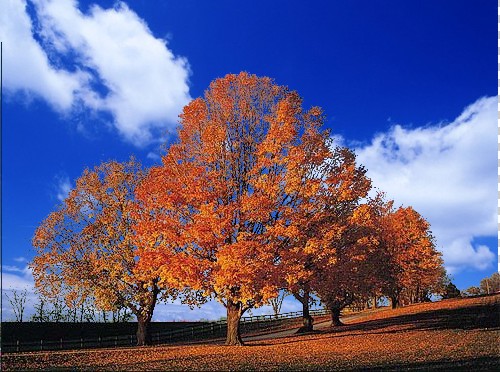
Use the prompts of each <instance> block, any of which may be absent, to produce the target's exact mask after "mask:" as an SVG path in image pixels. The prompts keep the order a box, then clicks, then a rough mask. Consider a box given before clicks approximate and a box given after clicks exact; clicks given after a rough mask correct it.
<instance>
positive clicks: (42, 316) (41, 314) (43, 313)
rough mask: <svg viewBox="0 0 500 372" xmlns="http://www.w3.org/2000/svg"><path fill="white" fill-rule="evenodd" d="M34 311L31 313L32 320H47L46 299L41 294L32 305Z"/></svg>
mask: <svg viewBox="0 0 500 372" xmlns="http://www.w3.org/2000/svg"><path fill="white" fill-rule="evenodd" d="M34 309H35V313H34V314H33V315H32V317H31V320H32V321H33V322H48V321H49V313H48V311H47V299H46V298H45V297H44V296H43V295H39V296H38V302H37V303H36V304H35V305H34Z"/></svg>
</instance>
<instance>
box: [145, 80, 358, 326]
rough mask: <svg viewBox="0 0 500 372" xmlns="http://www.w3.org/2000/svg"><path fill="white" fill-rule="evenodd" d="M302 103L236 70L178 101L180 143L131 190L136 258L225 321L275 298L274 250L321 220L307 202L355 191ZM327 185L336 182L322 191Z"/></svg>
mask: <svg viewBox="0 0 500 372" xmlns="http://www.w3.org/2000/svg"><path fill="white" fill-rule="evenodd" d="M301 104H302V102H301V99H300V97H299V96H298V94H297V93H295V92H292V91H290V90H288V88H286V87H283V86H277V85H275V84H274V83H273V81H272V80H271V79H269V78H265V77H264V78H259V77H257V76H254V75H248V74H246V73H240V74H239V75H227V76H226V77H224V78H222V79H217V80H215V81H214V82H212V83H211V84H210V87H209V89H208V90H207V91H206V92H205V95H204V97H203V98H198V99H195V100H194V101H192V102H191V103H190V104H189V105H187V106H186V107H185V108H184V110H183V113H182V115H181V116H180V117H181V127H180V130H179V141H178V142H177V143H175V144H173V145H172V146H171V147H170V149H169V150H168V153H167V155H166V156H165V157H164V158H163V159H162V160H163V165H162V166H159V167H153V168H152V169H151V171H150V173H149V175H148V177H147V178H146V180H145V182H144V183H143V184H142V185H141V187H140V188H139V189H138V192H137V195H138V198H139V199H140V200H142V201H143V202H144V204H145V206H146V208H147V210H148V213H145V215H144V218H143V219H142V220H141V222H140V223H139V224H138V227H137V232H138V236H139V238H140V239H141V244H140V245H141V246H144V247H145V248H144V252H143V253H142V254H141V262H142V265H144V266H146V267H147V266H151V265H152V264H153V263H154V264H155V265H156V264H159V265H160V266H159V271H160V275H161V278H162V283H164V284H165V285H168V286H174V287H177V288H179V289H183V288H186V287H189V288H191V289H194V290H199V291H202V292H203V293H204V295H205V296H214V297H215V298H217V299H218V300H219V301H220V302H222V303H223V304H224V305H225V306H226V307H227V308H228V318H230V317H231V314H230V311H233V310H234V311H236V312H237V318H238V319H239V316H241V314H242V313H243V312H244V311H245V310H247V309H248V308H250V307H254V306H255V307H256V306H260V305H263V304H265V303H266V302H267V301H268V300H269V299H270V298H273V297H275V296H276V295H277V293H278V289H279V287H280V285H281V284H282V280H281V279H282V277H283V274H284V272H283V268H282V267H281V266H282V265H280V262H282V260H281V256H280V254H281V252H282V251H283V249H284V248H285V247H288V246H289V245H290V244H292V246H294V245H295V244H296V243H295V241H296V240H297V239H298V237H299V236H300V235H301V234H300V232H301V229H302V228H303V226H304V224H311V223H314V222H315V221H319V219H320V218H321V211H320V208H322V207H321V205H320V204H318V203H315V202H313V200H314V199H315V198H318V195H320V194H322V195H321V196H320V197H321V198H327V197H328V195H327V194H328V193H329V192H330V193H331V192H334V193H335V195H336V198H338V199H339V200H349V199H350V198H352V195H351V194H352V190H353V185H352V184H353V182H354V181H353V180H352V170H351V169H350V167H351V165H352V163H351V162H348V161H344V158H350V157H352V154H351V153H350V152H349V151H348V150H346V149H344V150H338V151H335V152H334V153H332V152H331V151H330V148H329V136H328V133H326V132H325V133H322V132H320V130H319V128H320V126H321V124H322V122H323V116H322V112H321V110H320V109H319V108H316V107H314V108H312V109H310V110H309V111H305V110H304V109H303V108H302V106H301ZM325 169H327V170H325ZM324 184H332V185H335V186H334V187H331V188H329V189H328V192H326V191H321V192H320V190H322V188H323V185H324ZM297 205H302V207H301V213H297ZM310 220H311V222H310ZM311 242H312V240H311ZM160 261H161V263H160ZM232 309H233V310H232ZM230 328H231V327H230Z"/></svg>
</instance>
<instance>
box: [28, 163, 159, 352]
mask: <svg viewBox="0 0 500 372" xmlns="http://www.w3.org/2000/svg"><path fill="white" fill-rule="evenodd" d="M144 175H145V172H144V171H143V170H142V167H141V166H140V164H139V163H137V162H136V161H135V160H134V159H133V158H132V159H130V160H129V161H128V162H125V163H118V162H115V161H110V162H106V163H103V164H101V165H100V166H98V167H95V168H94V169H93V170H89V169H87V170H85V171H84V172H83V174H82V176H81V177H80V178H79V179H78V180H77V181H76V187H75V188H74V189H73V190H71V192H70V193H69V195H68V197H67V198H66V199H65V201H64V203H63V204H62V205H61V206H59V208H58V209H57V210H56V211H55V212H52V213H51V214H50V215H49V216H48V217H47V218H46V219H45V220H44V221H43V222H42V223H41V225H40V226H39V227H38V228H37V230H36V232H35V235H34V237H33V246H34V247H35V249H36V250H37V255H36V256H35V258H34V259H33V262H32V263H31V268H32V269H33V276H34V278H35V285H36V287H37V288H38V290H39V291H40V292H41V293H42V294H43V295H45V296H46V297H47V298H56V297H57V296H59V295H62V296H64V299H65V304H66V305H67V306H73V307H82V306H83V308H82V309H81V312H80V321H84V320H85V321H90V320H92V319H94V318H95V315H94V314H93V313H92V314H91V311H90V310H89V309H85V306H86V305H85V301H86V299H88V298H89V297H90V298H92V301H93V304H94V305H95V306H96V307H97V308H98V309H100V310H106V311H112V310H116V309H118V308H119V307H120V306H125V307H127V308H129V309H130V311H131V312H132V313H133V314H134V315H135V316H136V318H137V321H138V329H137V343H138V344H139V345H144V344H146V343H147V342H148V339H149V332H148V329H149V323H150V321H151V318H152V315H153V310H154V308H155V305H156V303H157V301H158V300H159V299H160V295H161V293H160V289H159V288H158V280H159V279H158V276H157V274H156V273H155V268H154V267H148V268H143V269H142V270H141V272H140V273H137V272H136V271H135V270H136V261H137V259H138V253H137V252H138V251H137V249H138V247H137V246H136V242H135V241H134V240H133V237H134V231H133V225H134V224H135V219H134V217H133V212H135V211H137V210H139V209H140V206H139V205H138V204H137V203H136V200H135V189H136V187H137V186H138V184H139V183H140V182H141V181H142V179H143V178H144ZM163 294H164V295H165V296H166V295H167V292H166V291H164V293H163ZM87 310H88V311H87ZM92 312H93V310H92ZM74 318H75V316H73V319H74Z"/></svg>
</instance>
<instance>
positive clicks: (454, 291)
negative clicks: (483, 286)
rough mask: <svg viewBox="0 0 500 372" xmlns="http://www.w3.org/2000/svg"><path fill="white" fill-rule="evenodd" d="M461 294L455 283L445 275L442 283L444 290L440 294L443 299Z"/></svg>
mask: <svg viewBox="0 0 500 372" xmlns="http://www.w3.org/2000/svg"><path fill="white" fill-rule="evenodd" d="M461 296H462V294H461V292H460V290H459V289H458V288H457V286H456V285H455V284H453V282H452V281H451V278H450V277H446V281H445V284H444V291H443V294H442V297H443V299H449V298H457V297H461Z"/></svg>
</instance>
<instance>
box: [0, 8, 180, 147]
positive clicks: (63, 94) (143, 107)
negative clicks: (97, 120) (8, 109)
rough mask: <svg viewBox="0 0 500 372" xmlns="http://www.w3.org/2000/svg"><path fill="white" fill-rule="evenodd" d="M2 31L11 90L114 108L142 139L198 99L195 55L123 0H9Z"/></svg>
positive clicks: (61, 108)
mask: <svg viewBox="0 0 500 372" xmlns="http://www.w3.org/2000/svg"><path fill="white" fill-rule="evenodd" d="M0 39H1V40H2V41H4V53H3V54H4V55H3V61H4V86H5V89H6V91H7V92H8V93H10V94H14V95H18V94H21V95H23V96H25V97H28V98H30V99H34V98H38V99H42V100H44V101H45V102H47V103H48V104H49V105H50V106H51V107H52V108H53V109H54V110H56V111H57V112H60V113H63V114H70V113H72V112H78V111H81V110H91V111H92V112H95V113H104V114H107V115H108V116H109V115H110V116H111V117H112V123H113V125H114V127H115V128H116V130H117V131H118V132H119V133H120V134H121V135H122V137H123V138H124V139H125V140H127V141H129V142H132V143H134V144H136V145H138V146H142V145H145V144H147V143H149V142H151V141H152V140H154V136H155V135H156V134H157V133H161V132H164V131H165V130H167V129H173V128H174V127H175V126H176V123H177V116H178V114H179V113H180V112H181V110H182V107H183V106H184V105H185V104H186V103H187V102H189V100H190V96H189V86H188V77H189V65H188V62H187V60H186V59H185V58H182V57H179V56H175V55H174V54H173V52H172V51H171V50H169V49H168V46H167V42H166V41H165V40H162V39H158V38H156V37H155V36H154V35H153V34H152V32H151V30H150V29H149V28H148V26H147V24H146V23H145V22H144V21H143V20H142V19H141V18H140V17H139V16H138V15H137V14H136V13H134V12H133V11H132V10H130V9H129V8H128V6H127V5H126V4H125V3H123V2H117V3H116V5H115V6H114V7H113V8H111V9H103V8H101V7H99V6H97V5H93V6H91V7H90V9H89V11H88V12H87V13H83V12H82V11H81V10H80V9H79V8H78V3H77V2H76V1H72V0H33V1H30V2H29V3H27V2H26V1H25V0H5V1H4V2H3V3H2V12H1V13H0Z"/></svg>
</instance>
